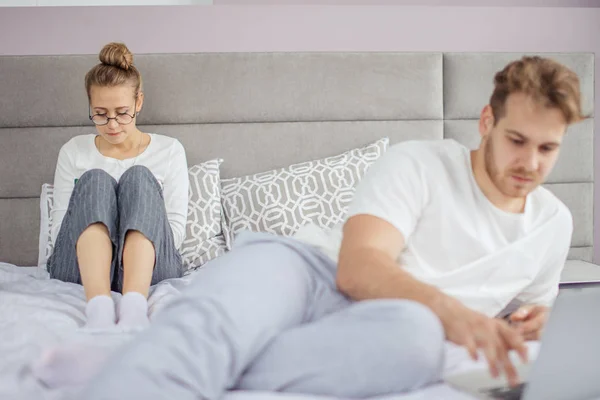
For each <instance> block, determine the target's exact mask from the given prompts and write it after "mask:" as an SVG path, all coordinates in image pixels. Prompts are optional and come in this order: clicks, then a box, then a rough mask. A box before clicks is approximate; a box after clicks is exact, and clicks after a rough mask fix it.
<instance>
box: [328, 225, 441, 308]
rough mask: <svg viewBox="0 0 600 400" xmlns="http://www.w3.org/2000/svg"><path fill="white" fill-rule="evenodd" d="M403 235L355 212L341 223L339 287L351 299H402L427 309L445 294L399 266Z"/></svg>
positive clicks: (391, 227)
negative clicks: (342, 237) (421, 304)
mask: <svg viewBox="0 0 600 400" xmlns="http://www.w3.org/2000/svg"><path fill="white" fill-rule="evenodd" d="M403 248H404V237H403V236H402V234H401V233H400V232H399V231H398V230H397V229H396V228H395V227H394V226H393V225H392V224H390V223H389V222H387V221H385V220H383V219H381V218H378V217H374V216H371V215H365V214H363V215H355V216H353V217H351V218H350V219H349V220H348V221H347V222H346V224H345V225H344V239H343V241H342V246H341V249H340V255H339V265H338V272H337V281H336V282H337V285H338V288H339V289H340V290H341V291H342V292H343V293H344V294H346V295H347V296H349V297H350V298H352V299H354V300H367V299H378V298H404V299H409V300H415V301H418V302H420V303H423V304H425V305H426V306H428V307H430V308H435V304H436V302H439V301H442V299H443V297H444V296H445V295H444V294H443V293H442V292H441V291H440V290H439V289H437V288H435V287H433V286H431V285H428V284H426V283H423V282H420V281H418V280H417V279H415V278H413V277H412V276H411V275H410V274H409V273H408V272H406V271H405V270H403V269H402V268H399V267H398V263H397V262H396V260H397V259H398V257H399V256H400V253H401V252H402V250H403Z"/></svg>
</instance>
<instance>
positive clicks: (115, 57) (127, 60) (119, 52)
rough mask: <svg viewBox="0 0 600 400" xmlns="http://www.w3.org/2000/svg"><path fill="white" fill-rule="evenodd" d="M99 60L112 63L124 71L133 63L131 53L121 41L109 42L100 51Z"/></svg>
mask: <svg viewBox="0 0 600 400" xmlns="http://www.w3.org/2000/svg"><path fill="white" fill-rule="evenodd" d="M99 58H100V62H101V63H102V64H105V65H112V66H114V67H117V68H121V69H124V70H125V71H127V70H129V68H130V67H131V66H132V65H133V54H131V52H130V51H129V49H128V48H127V46H125V44H123V43H114V42H113V43H109V44H107V45H106V46H104V47H103V48H102V50H101V51H100V55H99Z"/></svg>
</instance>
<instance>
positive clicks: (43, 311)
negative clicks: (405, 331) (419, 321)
mask: <svg viewBox="0 0 600 400" xmlns="http://www.w3.org/2000/svg"><path fill="white" fill-rule="evenodd" d="M189 280H190V277H184V278H181V279H171V280H168V281H164V282H161V283H160V284H158V285H156V286H155V287H153V288H152V289H151V292H150V297H149V306H150V315H151V317H152V315H153V314H155V313H157V312H159V311H160V309H161V307H163V306H164V305H165V304H167V303H168V301H169V300H170V299H172V298H173V296H175V295H177V294H178V293H179V291H180V290H181V289H182V288H184V287H185V286H186V285H187V284H188V283H189ZM113 295H114V297H115V301H117V302H118V301H119V300H120V295H119V294H113ZM84 308H85V296H84V292H83V288H82V286H80V285H76V284H72V283H65V282H60V281H56V280H51V279H49V278H48V274H47V273H46V272H45V271H43V270H41V269H38V268H36V267H16V266H14V265H9V264H4V263H0V399H11V400H12V399H14V400H21V399H22V400H29V399H32V400H33V399H35V400H42V399H51V400H59V399H60V400H62V399H66V398H69V397H70V395H72V394H73V393H72V392H69V391H66V390H50V389H48V388H46V387H44V386H43V385H41V384H39V383H38V382H37V381H36V380H35V379H34V378H33V376H32V375H31V372H30V370H29V367H28V366H29V365H30V363H31V362H32V361H33V360H35V359H37V357H38V356H39V355H40V353H41V351H42V350H43V349H44V348H47V347H51V346H52V345H55V344H58V343H61V342H63V341H70V340H72V338H73V337H76V335H77V329H78V328H79V327H80V326H81V325H82V324H83V321H84ZM130 338H131V337H130V336H129V335H128V334H123V335H117V337H115V335H113V337H111V338H108V339H107V340H115V341H122V340H129V339H130ZM477 367H481V364H479V365H478V364H476V363H473V362H471V361H470V360H469V359H468V358H467V357H466V353H465V352H464V351H463V350H462V349H458V348H456V347H454V346H451V345H448V350H447V359H446V371H447V372H450V371H457V370H465V369H468V368H477ZM226 399H227V400H259V399H260V400H307V399H310V400H316V399H319V400H326V399H328V398H326V397H316V396H304V395H289V394H279V393H263V392H241V391H240V392H230V393H229V394H228V395H227V396H226ZM383 399H384V398H379V399H378V400H383ZM385 399H386V400H424V399H428V400H431V399H444V400H468V399H471V397H470V396H467V395H464V394H462V393H459V392H458V391H455V390H454V389H452V388H450V387H449V386H447V385H445V384H437V385H432V386H431V387H428V388H426V389H424V390H420V391H417V392H414V393H410V394H405V395H395V396H391V397H390V396H387V397H385Z"/></svg>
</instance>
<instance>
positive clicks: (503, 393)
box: [483, 383, 526, 400]
mask: <svg viewBox="0 0 600 400" xmlns="http://www.w3.org/2000/svg"><path fill="white" fill-rule="evenodd" d="M525 385H526V384H525V383H521V384H519V385H518V386H515V387H507V386H502V387H498V388H493V389H486V390H484V391H483V392H484V393H485V394H487V395H490V396H491V397H492V398H494V399H501V400H520V399H521V396H522V395H523V391H524V390H525Z"/></svg>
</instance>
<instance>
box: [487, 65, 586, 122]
mask: <svg viewBox="0 0 600 400" xmlns="http://www.w3.org/2000/svg"><path fill="white" fill-rule="evenodd" d="M511 93H524V94H526V95H528V96H531V98H533V100H534V101H535V102H537V103H538V104H541V105H543V106H545V107H548V108H557V109H559V110H560V111H561V112H562V114H563V116H564V118H565V120H566V122H567V124H572V123H575V122H578V121H580V120H582V119H584V118H586V117H584V116H583V115H581V92H580V88H579V78H578V77H577V74H576V73H575V72H573V71H572V70H570V69H569V68H567V67H565V66H564V65H562V64H560V63H558V62H556V61H554V60H551V59H548V58H542V57H538V56H526V57H523V58H521V59H520V60H517V61H513V62H511V63H510V64H508V65H507V66H506V67H504V69H502V70H501V71H499V72H498V73H496V75H495V77H494V92H493V93H492V96H491V98H490V106H491V108H492V112H493V114H494V119H495V122H496V123H497V121H498V120H500V119H501V118H502V117H504V115H505V113H506V110H505V104H506V99H507V98H508V96H509V95H510V94H511Z"/></svg>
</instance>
